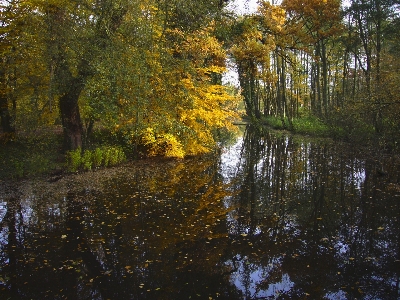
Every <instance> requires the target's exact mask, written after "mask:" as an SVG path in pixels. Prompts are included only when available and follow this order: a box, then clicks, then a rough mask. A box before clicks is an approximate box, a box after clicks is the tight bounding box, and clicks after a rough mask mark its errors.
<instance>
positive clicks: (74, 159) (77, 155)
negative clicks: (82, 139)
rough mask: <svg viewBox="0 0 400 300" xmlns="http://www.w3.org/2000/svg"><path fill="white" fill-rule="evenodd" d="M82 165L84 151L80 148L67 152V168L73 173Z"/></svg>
mask: <svg viewBox="0 0 400 300" xmlns="http://www.w3.org/2000/svg"><path fill="white" fill-rule="evenodd" d="M81 164H82V150H81V148H78V149H76V150H73V151H68V152H67V167H68V170H69V171H71V172H76V171H78V170H79V167H80V166H81Z"/></svg>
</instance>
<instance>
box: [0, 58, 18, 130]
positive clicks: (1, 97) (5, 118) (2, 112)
mask: <svg viewBox="0 0 400 300" xmlns="http://www.w3.org/2000/svg"><path fill="white" fill-rule="evenodd" d="M3 68H4V65H2V70H0V80H1V83H0V84H1V90H0V93H1V94H0V118H1V127H2V129H3V132H4V133H14V132H15V127H14V124H13V118H12V117H11V114H10V110H9V107H8V97H7V84H6V75H5V71H4V69H3Z"/></svg>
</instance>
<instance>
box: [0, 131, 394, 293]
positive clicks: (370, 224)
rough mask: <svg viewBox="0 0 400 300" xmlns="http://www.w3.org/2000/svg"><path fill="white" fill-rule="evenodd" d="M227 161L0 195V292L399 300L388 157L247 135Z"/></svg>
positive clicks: (159, 164) (146, 168)
mask: <svg viewBox="0 0 400 300" xmlns="http://www.w3.org/2000/svg"><path fill="white" fill-rule="evenodd" d="M238 153H239V154H238V157H228V158H227V159H228V160H231V161H230V162H229V168H231V167H232V165H233V164H234V163H233V162H236V163H235V164H236V168H235V171H234V172H233V170H232V169H229V170H226V169H225V168H228V167H227V159H226V158H225V160H224V161H223V159H222V158H221V157H219V156H218V155H215V156H208V157H201V158H200V157H198V158H192V159H186V160H181V161H175V160H160V161H157V160H151V161H146V160H144V161H141V162H138V163H136V164H134V165H132V166H131V167H130V166H126V167H124V168H119V169H116V170H115V173H114V174H112V176H111V175H109V174H108V173H106V172H103V173H102V171H98V172H96V173H93V174H92V175H93V176H94V177H89V178H94V180H90V181H89V180H87V181H86V183H85V188H84V189H83V190H82V184H79V182H78V179H77V178H79V177H78V176H77V177H75V176H71V178H70V181H67V182H65V183H62V180H60V181H59V182H58V183H51V184H50V185H51V186H50V187H51V188H52V190H57V189H58V188H59V189H60V190H64V189H66V190H68V191H69V192H66V193H62V196H60V195H59V194H56V193H50V192H48V191H47V190H45V191H41V192H35V193H34V194H29V195H23V194H22V193H20V194H18V192H16V193H15V195H16V196H15V197H14V196H13V197H9V198H1V199H0V202H1V203H2V204H1V207H0V221H1V226H2V227H1V232H0V250H1V251H0V289H1V290H0V292H1V297H4V298H5V299H8V298H13V299H45V298H51V299H66V298H69V299H188V298H192V299H195V298H197V299H210V298H212V299H268V298H273V299H303V298H306V297H308V298H310V299H338V298H339V299H354V298H357V299H397V298H398V297H399V269H400V266H399V262H400V257H399V247H400V241H399V233H400V223H399V222H400V220H399V215H400V214H399V213H400V201H399V199H400V186H399V184H398V183H399V178H400V176H399V169H398V163H397V162H394V161H393V160H392V159H391V158H388V159H387V161H385V160H381V161H379V162H376V161H375V160H374V159H372V158H371V157H366V158H365V157H361V156H360V155H359V153H357V152H355V151H354V150H352V149H349V148H346V147H345V146H344V145H340V144H336V143H332V142H329V141H326V140H324V141H322V142H317V141H312V140H306V139H304V138H302V139H298V138H296V137H293V136H286V135H276V134H274V133H271V132H268V131H264V132H259V131H257V130H255V129H254V128H251V127H249V128H247V129H246V131H245V134H244V136H243V139H242V143H241V150H240V151H239V152H238ZM231 155H232V154H231ZM378 165H379V166H381V165H384V166H385V170H387V172H388V174H387V176H379V174H377V173H376V169H377V166H378ZM107 172H108V171H107ZM95 174H97V175H95ZM89 175H90V174H88V176H89ZM106 175H107V176H106ZM90 176H91V175H90ZM84 182H85V181H84ZM57 184H60V185H61V184H65V186H64V187H61V186H57ZM21 190H23V189H21ZM49 190H51V189H49Z"/></svg>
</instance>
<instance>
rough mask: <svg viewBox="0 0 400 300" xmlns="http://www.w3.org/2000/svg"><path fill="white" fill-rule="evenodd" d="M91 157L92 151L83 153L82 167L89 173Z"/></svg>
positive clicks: (91, 162)
mask: <svg viewBox="0 0 400 300" xmlns="http://www.w3.org/2000/svg"><path fill="white" fill-rule="evenodd" d="M92 156H93V155H92V151H90V150H85V152H84V153H83V156H82V165H83V169H84V170H85V171H89V170H91V169H92V164H93V161H92Z"/></svg>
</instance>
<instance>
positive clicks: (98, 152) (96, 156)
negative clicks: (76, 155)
mask: <svg viewBox="0 0 400 300" xmlns="http://www.w3.org/2000/svg"><path fill="white" fill-rule="evenodd" d="M103 152H104V151H103V149H102V148H96V149H95V150H94V151H93V153H92V162H93V167H95V168H98V167H100V166H101V164H102V162H103Z"/></svg>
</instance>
